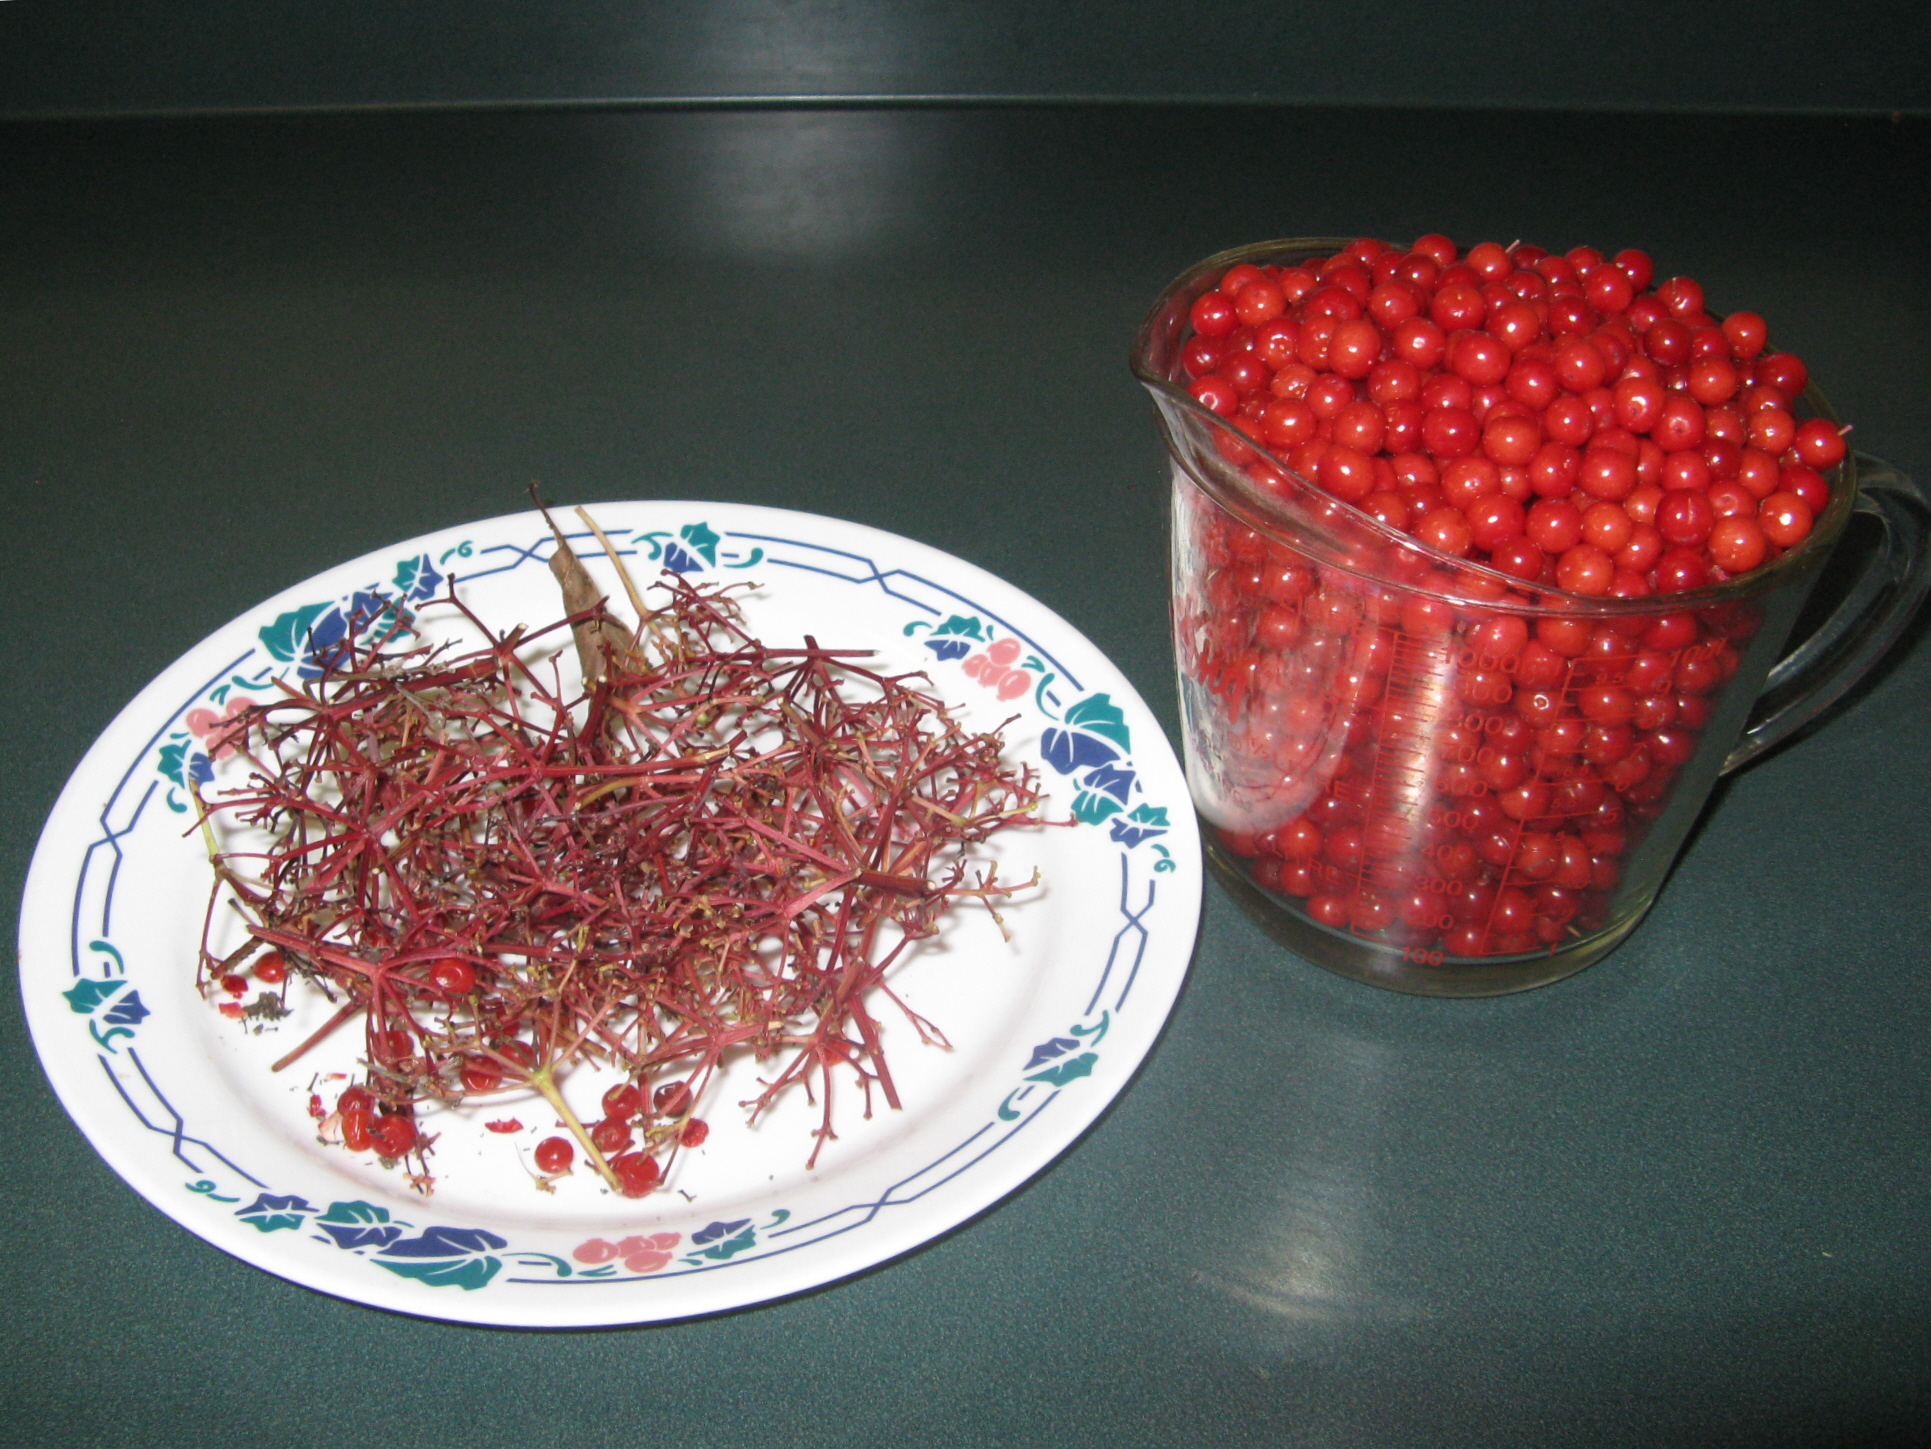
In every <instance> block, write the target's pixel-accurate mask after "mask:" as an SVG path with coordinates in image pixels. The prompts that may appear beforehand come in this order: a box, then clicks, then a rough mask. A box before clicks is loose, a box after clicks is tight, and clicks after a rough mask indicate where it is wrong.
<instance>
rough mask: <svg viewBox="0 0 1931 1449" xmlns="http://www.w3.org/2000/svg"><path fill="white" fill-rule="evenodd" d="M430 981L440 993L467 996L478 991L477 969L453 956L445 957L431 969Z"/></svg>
mask: <svg viewBox="0 0 1931 1449" xmlns="http://www.w3.org/2000/svg"><path fill="white" fill-rule="evenodd" d="M429 979H430V980H431V981H433V982H434V983H435V984H436V988H437V989H438V990H439V991H446V992H448V993H449V994H450V995H451V996H467V995H469V993H470V992H472V991H474V990H475V989H476V968H475V967H474V966H471V965H470V964H469V962H467V961H461V960H458V959H457V958H455V957H453V956H450V957H445V958H444V959H443V960H441V961H438V962H437V963H436V964H435V965H433V966H431V967H430V968H429Z"/></svg>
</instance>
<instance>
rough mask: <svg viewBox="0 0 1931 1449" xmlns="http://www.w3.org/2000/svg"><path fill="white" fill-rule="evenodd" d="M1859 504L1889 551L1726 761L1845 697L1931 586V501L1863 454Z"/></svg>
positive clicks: (1794, 657)
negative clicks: (1881, 532)
mask: <svg viewBox="0 0 1931 1449" xmlns="http://www.w3.org/2000/svg"><path fill="white" fill-rule="evenodd" d="M1856 468H1857V487H1858V496H1857V508H1856V511H1857V512H1859V513H1864V514H1868V515H1870V516H1871V517H1872V518H1875V519H1876V520H1877V521H1878V523H1879V524H1880V525H1881V526H1882V527H1883V529H1884V544H1883V551H1882V553H1881V554H1880V555H1879V556H1878V557H1877V559H1876V560H1874V561H1873V563H1872V565H1871V567H1870V568H1869V569H1868V570H1866V571H1865V572H1864V574H1863V575H1862V576H1861V577H1860V578H1859V580H1858V583H1857V586H1856V587H1855V588H1853V589H1852V591H1851V592H1850V594H1849V595H1848V596H1847V597H1846V598H1845V599H1844V600H1843V602H1842V603H1840V604H1839V605H1838V606H1837V608H1836V609H1835V610H1833V611H1832V613H1831V615H1830V617H1829V618H1828V619H1826V620H1824V622H1823V624H1822V625H1820V626H1819V627H1818V630H1817V632H1816V633H1814V634H1812V635H1811V636H1810V637H1809V638H1808V639H1806V640H1804V642H1803V643H1802V644H1801V645H1799V646H1798V647H1797V648H1796V649H1795V650H1793V651H1792V652H1791V653H1789V654H1788V655H1786V656H1785V657H1784V658H1783V659H1781V660H1779V661H1778V663H1777V666H1776V668H1774V669H1772V670H1771V671H1770V677H1769V679H1768V680H1767V681H1765V684H1764V697H1765V699H1766V700H1767V701H1769V702H1770V708H1769V709H1768V711H1767V712H1766V713H1764V714H1763V715H1761V716H1758V717H1754V718H1752V720H1751V721H1750V725H1749V727H1748V728H1747V729H1745V730H1744V732H1743V738H1742V739H1740V740H1739V741H1737V747H1736V748H1735V749H1734V750H1732V751H1731V752H1730V758H1729V759H1727V760H1725V761H1724V762H1723V768H1724V770H1725V772H1728V771H1730V770H1734V769H1736V768H1737V766H1739V765H1742V764H1745V763H1746V762H1748V761H1750V760H1753V759H1755V758H1756V757H1757V756H1758V755H1760V754H1762V753H1763V752H1764V751H1765V750H1767V749H1769V748H1770V747H1771V746H1772V745H1774V744H1776V743H1778V742H1779V741H1780V740H1783V739H1786V738H1788V737H1789V736H1790V735H1791V734H1793V733H1794V732H1796V731H1797V730H1799V729H1801V728H1803V726H1805V725H1807V724H1809V723H1810V722H1811V721H1812V720H1814V719H1816V718H1817V717H1818V716H1819V715H1820V714H1822V713H1823V712H1824V711H1825V710H1827V709H1829V708H1830V707H1831V705H1833V704H1835V703H1836V702H1837V701H1838V700H1839V699H1841V698H1842V697H1843V695H1844V693H1845V691H1846V690H1848V689H1849V688H1850V687H1851V686H1852V685H1854V684H1856V683H1857V681H1858V680H1859V679H1861V678H1863V677H1864V675H1865V673H1866V672H1868V671H1869V669H1870V668H1871V666H1872V665H1874V664H1876V663H1877V661H1878V660H1879V659H1881V658H1883V656H1884V652H1885V651H1886V650H1887V649H1889V648H1890V647H1891V645H1892V644H1894V643H1896V642H1897V637H1898V635H1899V634H1901V633H1903V631H1904V626H1905V625H1906V624H1908V623H1909V622H1910V620H1911V616H1912V614H1913V613H1915V612H1916V611H1917V607H1918V605H1919V604H1921V603H1923V602H1924V596H1925V593H1926V591H1927V590H1931V504H1927V502H1926V499H1925V496H1924V491H1923V490H1922V489H1921V488H1919V486H1918V485H1917V484H1916V483H1914V482H1913V481H1912V480H1911V479H1910V478H1909V477H1907V476H1906V475H1905V474H1903V473H1901V472H1899V471H1898V470H1897V469H1896V468H1893V467H1892V466H1891V465H1890V464H1889V463H1886V462H1884V461H1883V460H1882V459H1881V458H1873V457H1871V456H1870V455H1869V454H1868V453H1859V454H1858V455H1857V459H1856Z"/></svg>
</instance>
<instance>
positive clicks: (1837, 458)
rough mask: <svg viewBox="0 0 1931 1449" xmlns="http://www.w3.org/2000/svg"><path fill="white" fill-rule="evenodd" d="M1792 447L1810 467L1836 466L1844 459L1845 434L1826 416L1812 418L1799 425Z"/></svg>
mask: <svg viewBox="0 0 1931 1449" xmlns="http://www.w3.org/2000/svg"><path fill="white" fill-rule="evenodd" d="M1790 446H1791V448H1792V449H1793V450H1794V451H1795V452H1796V454H1797V457H1798V459H1799V461H1801V462H1802V463H1803V464H1804V465H1805V466H1806V467H1810V468H1818V469H1823V468H1834V467H1836V466H1837V465H1838V464H1839V463H1841V462H1843V461H1844V454H1845V452H1846V451H1847V449H1846V447H1845V445H1844V435H1843V433H1842V432H1840V431H1839V430H1838V429H1837V428H1835V427H1833V426H1832V425H1831V424H1830V422H1829V421H1828V420H1826V419H1824V418H1811V419H1810V420H1808V421H1807V422H1804V423H1801V424H1799V425H1798V427H1797V434H1796V437H1795V438H1793V439H1792V440H1791V445H1790Z"/></svg>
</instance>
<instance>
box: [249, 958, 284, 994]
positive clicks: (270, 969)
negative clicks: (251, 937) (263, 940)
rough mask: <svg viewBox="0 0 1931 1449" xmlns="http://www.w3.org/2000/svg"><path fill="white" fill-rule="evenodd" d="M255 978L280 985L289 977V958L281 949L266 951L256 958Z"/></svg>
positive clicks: (272, 984) (268, 983) (267, 983)
mask: <svg viewBox="0 0 1931 1449" xmlns="http://www.w3.org/2000/svg"><path fill="white" fill-rule="evenodd" d="M255 979H256V980H257V981H260V982H262V983H264V984H265V985H268V986H278V985H280V984H281V983H282V982H284V981H286V980H287V979H288V959H287V958H286V957H285V956H283V955H282V953H281V952H280V951H264V952H263V953H262V954H261V955H259V956H257V957H256V958H255Z"/></svg>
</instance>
